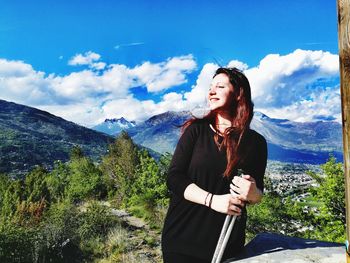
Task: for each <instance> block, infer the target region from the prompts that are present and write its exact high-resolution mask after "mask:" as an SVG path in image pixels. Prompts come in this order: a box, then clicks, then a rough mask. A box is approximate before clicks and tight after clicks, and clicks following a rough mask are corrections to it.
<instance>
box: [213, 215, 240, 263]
mask: <svg viewBox="0 0 350 263" xmlns="http://www.w3.org/2000/svg"><path fill="white" fill-rule="evenodd" d="M236 218H237V216H231V215H227V216H226V219H225V223H224V226H223V227H222V230H221V234H220V237H219V241H218V244H217V246H216V249H215V252H214V256H213V259H212V260H211V263H220V261H221V259H222V255H223V254H224V251H225V248H226V245H227V241H228V239H229V238H230V235H231V232H232V229H233V226H234V224H235V221H236Z"/></svg>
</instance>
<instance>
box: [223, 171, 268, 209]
mask: <svg viewBox="0 0 350 263" xmlns="http://www.w3.org/2000/svg"><path fill="white" fill-rule="evenodd" d="M230 188H231V190H233V191H234V192H235V193H236V194H237V195H238V198H239V199H240V200H241V201H244V202H247V203H250V204H255V203H259V202H260V201H261V198H262V192H261V190H260V189H259V188H258V187H257V186H256V183H255V180H254V178H253V177H251V176H250V175H246V174H245V175H242V177H239V176H235V177H233V179H232V184H230Z"/></svg>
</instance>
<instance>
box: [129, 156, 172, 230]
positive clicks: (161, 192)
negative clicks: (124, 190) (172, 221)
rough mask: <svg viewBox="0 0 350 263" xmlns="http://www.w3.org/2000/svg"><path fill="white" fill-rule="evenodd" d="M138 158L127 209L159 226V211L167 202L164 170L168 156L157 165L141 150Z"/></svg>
mask: <svg viewBox="0 0 350 263" xmlns="http://www.w3.org/2000/svg"><path fill="white" fill-rule="evenodd" d="M139 158H140V163H139V165H138V167H137V169H136V178H135V181H134V183H133V185H132V187H131V188H130V193H131V196H130V198H129V199H128V207H129V210H131V211H132V212H133V213H134V214H135V215H137V216H140V217H144V218H146V219H148V220H149V221H150V223H151V224H152V225H155V226H160V225H159V222H160V221H161V218H160V215H159V209H161V208H162V207H165V206H166V205H167V204H168V201H169V192H168V189H167V186H166V169H165V166H167V165H168V164H169V161H168V159H169V155H166V156H163V157H162V158H161V160H160V161H159V163H157V162H156V161H155V160H154V159H153V158H152V157H151V156H150V155H149V153H148V152H147V151H146V150H143V151H141V152H140V157H139Z"/></svg>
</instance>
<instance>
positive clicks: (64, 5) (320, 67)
mask: <svg viewBox="0 0 350 263" xmlns="http://www.w3.org/2000/svg"><path fill="white" fill-rule="evenodd" d="M0 4H1V9H0V98H1V99H5V100H9V101H14V102H17V103H22V104H25V105H30V106H34V107H37V108H40V109H44V110H47V111H49V112H52V113H54V114H56V115H59V116H62V117H64V118H66V119H68V120H72V121H75V122H77V123H80V124H83V125H86V126H93V125H95V124H97V123H99V122H101V121H103V120H104V119H105V118H112V117H121V116H124V117H125V118H126V119H129V120H136V121H141V120H144V119H146V118H148V117H150V116H152V115H153V114H158V113H161V112H163V111H166V110H186V109H189V110H191V109H193V108H195V107H197V106H198V105H204V104H205V92H206V90H207V86H208V85H209V83H210V78H211V75H212V72H213V70H215V68H216V67H217V66H218V65H222V66H226V65H231V66H232V65H233V66H238V67H240V68H241V69H243V70H244V71H245V73H246V74H247V76H248V78H249V80H250V82H251V85H252V91H253V98H254V102H255V106H256V109H257V110H260V111H263V112H264V113H265V114H267V115H269V116H272V117H276V118H279V117H287V118H289V119H292V120H296V121H316V120H322V119H327V120H329V119H335V120H338V121H339V120H340V97H339V77H338V76H339V73H338V70H339V69H338V57H337V53H338V43H337V19H336V1H330V0H323V1H319V0H307V1H305V0H303V1H301V0H295V1H277V0H276V1H272V0H270V1H268V0H266V1H252V0H247V1H238V0H237V1H234V0H231V1H220V2H217V1H74V0H73V1H65V0H62V1H39V0H38V1H17V0H12V1H3V0H0Z"/></svg>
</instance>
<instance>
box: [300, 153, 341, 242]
mask: <svg viewBox="0 0 350 263" xmlns="http://www.w3.org/2000/svg"><path fill="white" fill-rule="evenodd" d="M321 168H322V170H323V173H324V174H316V173H310V175H311V176H312V177H313V178H314V179H315V180H316V181H317V183H318V184H319V186H318V187H314V188H312V189H311V193H312V196H313V197H314V199H315V200H317V201H318V207H317V211H316V212H314V213H311V215H312V218H311V220H310V219H309V222H312V225H313V227H314V228H315V229H314V230H312V231H307V233H306V236H307V237H311V238H317V239H322V240H327V241H338V242H344V240H345V223H346V222H345V221H346V218H345V178H344V170H343V164H342V163H340V162H336V159H335V158H334V157H333V156H331V157H330V158H329V160H328V161H327V162H326V163H325V164H323V165H322V166H321Z"/></svg>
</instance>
